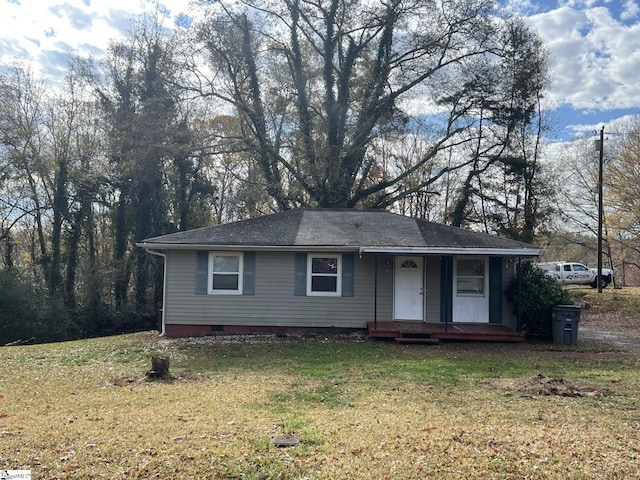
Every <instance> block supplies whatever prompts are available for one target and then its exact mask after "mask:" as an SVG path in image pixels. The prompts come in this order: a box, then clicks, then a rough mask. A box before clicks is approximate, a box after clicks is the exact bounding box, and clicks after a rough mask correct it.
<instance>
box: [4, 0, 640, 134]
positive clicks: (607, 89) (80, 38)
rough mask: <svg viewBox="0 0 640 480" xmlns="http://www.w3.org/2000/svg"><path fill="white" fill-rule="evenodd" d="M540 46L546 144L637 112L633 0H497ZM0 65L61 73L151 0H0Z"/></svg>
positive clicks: (638, 23) (639, 10) (166, 7)
mask: <svg viewBox="0 0 640 480" xmlns="http://www.w3.org/2000/svg"><path fill="white" fill-rule="evenodd" d="M501 1H502V3H503V4H507V8H509V9H512V10H514V11H516V12H517V13H520V14H521V15H523V16H524V17H525V18H526V20H527V22H528V23H529V25H530V26H531V27H532V28H534V29H535V30H536V31H537V32H538V33H539V34H540V36H541V38H542V39H543V40H544V41H545V43H546V44H547V47H548V49H549V53H550V64H551V73H552V78H553V81H552V84H551V88H550V90H549V91H548V92H547V98H546V99H547V102H548V104H547V106H548V108H549V111H550V112H551V116H550V118H551V119H552V125H553V127H554V130H553V133H551V136H550V140H551V141H567V140H571V139H572V138H576V137H580V136H590V135H593V132H594V130H598V129H599V128H601V127H602V126H604V125H606V124H608V123H610V122H612V121H614V120H616V119H620V118H624V117H627V116H635V115H638V114H640V81H639V79H640V0H540V1H535V0H501ZM0 2H1V3H2V19H1V20H0V22H1V28H0V68H2V67H3V66H7V65H11V64H14V63H15V62H16V61H20V62H33V63H35V64H36V65H37V66H38V67H39V69H40V70H41V73H42V74H43V75H44V76H45V78H47V77H50V78H56V77H57V78H62V76H63V75H64V72H65V69H66V66H67V62H68V58H69V55H71V54H74V55H81V56H83V55H94V56H96V57H100V56H101V55H102V54H103V53H104V52H105V49H106V47H107V44H108V42H109V40H110V39H113V38H117V37H119V36H123V35H125V34H126V33H127V31H128V30H129V28H130V26H131V19H132V18H133V17H134V16H135V15H136V14H137V13H140V12H142V11H143V10H144V9H146V10H147V11H152V10H153V9H154V8H155V7H154V5H155V1H153V0H66V1H64V0H0ZM161 8H162V11H163V13H164V14H165V15H166V21H165V25H167V26H172V25H176V24H181V22H183V21H184V19H185V14H186V15H187V16H188V15H189V12H191V11H192V8H190V6H189V0H161Z"/></svg>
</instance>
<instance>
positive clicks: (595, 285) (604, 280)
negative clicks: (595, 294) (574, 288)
mask: <svg viewBox="0 0 640 480" xmlns="http://www.w3.org/2000/svg"><path fill="white" fill-rule="evenodd" d="M600 283H601V284H602V288H607V285H609V277H602V280H600ZM589 286H591V288H598V281H597V280H594V281H593V282H591V283H590V284H589Z"/></svg>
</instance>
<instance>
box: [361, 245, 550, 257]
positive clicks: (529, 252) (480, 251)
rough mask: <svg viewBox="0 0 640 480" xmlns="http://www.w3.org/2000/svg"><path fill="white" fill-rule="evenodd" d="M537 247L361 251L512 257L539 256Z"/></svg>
mask: <svg viewBox="0 0 640 480" xmlns="http://www.w3.org/2000/svg"><path fill="white" fill-rule="evenodd" d="M542 252H543V250H542V249H537V248H522V247H521V248H504V247H503V248H491V247H400V248H396V247H361V248H360V253H386V254H392V255H498V256H512V257H537V256H540V255H541V254H542Z"/></svg>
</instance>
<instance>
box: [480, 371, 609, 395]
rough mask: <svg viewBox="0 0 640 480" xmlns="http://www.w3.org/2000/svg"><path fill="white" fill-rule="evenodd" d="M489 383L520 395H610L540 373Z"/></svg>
mask: <svg viewBox="0 0 640 480" xmlns="http://www.w3.org/2000/svg"><path fill="white" fill-rule="evenodd" d="M489 383H491V384H493V385H494V386H496V387H498V388H503V389H505V390H506V391H508V392H510V393H516V394H519V395H522V396H532V395H545V396H549V395H557V396H560V397H587V398H600V397H603V396H605V395H611V392H609V391H605V390H603V389H598V388H596V387H594V386H592V385H586V384H581V383H578V382H572V381H569V380H565V379H564V378H549V377H545V376H544V375H541V374H538V375H536V376H535V377H530V378H515V379H499V380H491V381H490V382H489Z"/></svg>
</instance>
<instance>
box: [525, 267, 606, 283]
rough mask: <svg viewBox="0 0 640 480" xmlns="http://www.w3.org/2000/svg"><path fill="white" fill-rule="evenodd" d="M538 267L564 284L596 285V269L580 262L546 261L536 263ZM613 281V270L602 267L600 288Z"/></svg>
mask: <svg viewBox="0 0 640 480" xmlns="http://www.w3.org/2000/svg"><path fill="white" fill-rule="evenodd" d="M536 265H537V266H538V268H541V269H542V270H544V271H545V273H546V274H547V275H549V276H550V277H553V278H555V279H557V280H558V281H560V282H561V283H563V284H565V285H591V286H592V287H593V288H596V287H597V286H598V284H597V280H596V279H597V277H598V269H597V268H589V267H587V266H585V265H583V264H582V263H573V262H546V263H537V264H536ZM611 282H613V270H611V269H609V268H603V269H602V288H605V287H606V286H607V285H609V284H610V283H611Z"/></svg>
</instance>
